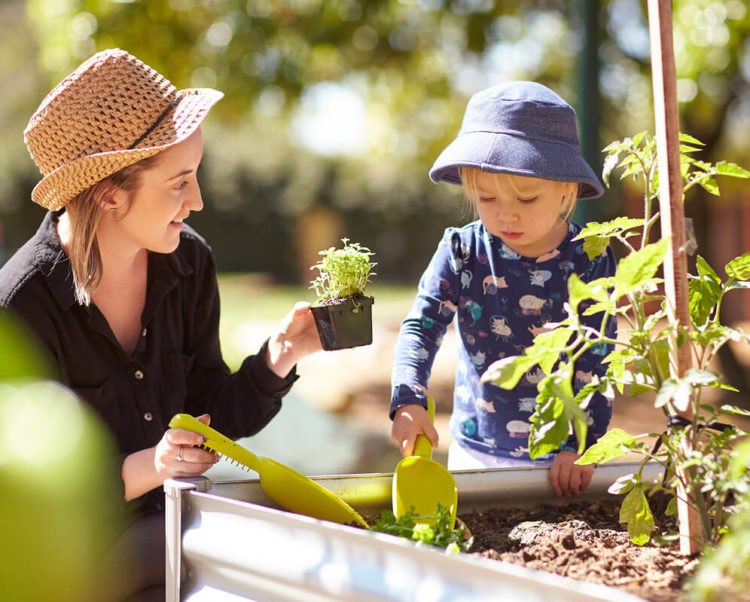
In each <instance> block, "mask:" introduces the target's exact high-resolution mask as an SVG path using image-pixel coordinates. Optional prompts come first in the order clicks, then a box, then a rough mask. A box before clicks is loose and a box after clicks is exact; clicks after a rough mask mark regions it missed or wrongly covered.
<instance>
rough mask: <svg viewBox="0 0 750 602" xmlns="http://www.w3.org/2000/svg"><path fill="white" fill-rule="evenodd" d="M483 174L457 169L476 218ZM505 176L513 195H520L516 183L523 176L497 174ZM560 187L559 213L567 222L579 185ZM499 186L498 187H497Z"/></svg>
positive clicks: (469, 169) (574, 204) (463, 168)
mask: <svg viewBox="0 0 750 602" xmlns="http://www.w3.org/2000/svg"><path fill="white" fill-rule="evenodd" d="M482 173H484V172H482V170H480V169H476V168H474V167H459V168H458V174H459V175H460V176H461V182H462V184H463V187H464V197H465V199H466V202H467V203H468V205H469V207H470V208H471V210H472V211H474V214H475V216H476V201H477V196H478V193H479V183H478V182H479V176H480V175H481V174H482ZM497 175H502V176H505V180H506V181H507V182H508V184H509V185H510V187H511V189H512V190H513V192H514V193H516V194H520V193H521V187H520V186H519V184H518V182H519V179H523V178H524V177H525V176H518V175H514V174H497ZM559 184H560V187H561V188H562V189H563V190H564V192H563V200H564V201H565V207H564V208H563V210H562V211H560V218H561V219H563V220H567V219H568V218H569V217H570V216H571V214H572V213H573V210H574V209H575V207H576V201H577V200H578V195H579V194H580V188H581V185H580V184H579V183H578V182H559ZM498 186H499V185H498Z"/></svg>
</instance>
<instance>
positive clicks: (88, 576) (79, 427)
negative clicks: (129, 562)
mask: <svg viewBox="0 0 750 602" xmlns="http://www.w3.org/2000/svg"><path fill="white" fill-rule="evenodd" d="M51 373H52V372H51V370H50V364H49V362H48V361H47V358H46V357H45V356H43V354H42V353H41V351H40V350H39V349H38V348H37V346H36V343H35V339H34V338H33V337H32V336H31V335H30V333H29V332H28V331H27V330H26V329H25V328H24V327H22V326H21V325H20V324H19V323H18V322H16V321H15V320H14V319H12V318H11V316H10V315H8V314H7V313H6V311H5V310H0V458H2V460H0V491H2V496H0V533H2V534H3V552H2V555H1V557H2V562H0V583H2V592H3V599H5V600H17V601H19V602H36V601H38V600H60V601H61V602H88V601H90V602H94V600H101V599H102V596H104V597H106V592H107V591H109V588H110V587H114V585H115V580H116V579H119V578H120V577H119V575H120V572H119V571H120V570H121V567H122V566H123V565H120V564H119V563H120V561H122V560H124V558H121V559H117V560H115V559H114V558H110V559H108V560H105V559H107V555H108V554H109V552H108V550H109V548H110V547H111V546H112V544H113V542H114V541H115V538H116V536H117V534H118V530H119V529H120V528H121V527H122V525H121V524H120V520H121V519H120V512H119V508H118V506H119V505H118V502H117V500H116V487H115V482H114V477H115V474H114V471H113V464H112V461H111V458H112V457H113V456H114V454H115V451H114V446H113V444H112V441H111V439H110V437H109V434H108V432H107V431H106V429H105V428H104V426H103V424H102V423H101V422H100V421H99V419H98V417H96V416H95V415H94V412H93V411H92V410H91V409H90V408H89V407H88V406H85V405H84V404H83V403H82V402H80V401H79V400H78V399H77V398H76V397H75V395H74V394H73V393H72V392H71V391H69V390H68V389H66V388H64V387H63V386H61V385H59V384H57V383H53V382H51V381H48V380H44V379H46V378H49V377H50V375H51ZM107 567H110V568H109V569H108V568H107ZM115 567H119V568H117V572H115V571H114V569H115Z"/></svg>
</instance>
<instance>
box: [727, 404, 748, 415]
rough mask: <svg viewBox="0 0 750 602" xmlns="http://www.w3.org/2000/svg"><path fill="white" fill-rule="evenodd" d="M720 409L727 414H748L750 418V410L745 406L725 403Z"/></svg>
mask: <svg viewBox="0 0 750 602" xmlns="http://www.w3.org/2000/svg"><path fill="white" fill-rule="evenodd" d="M719 409H720V410H721V411H722V412H724V413H725V414H735V415H737V416H747V417H748V418H750V410H746V409H745V408H740V407H738V406H733V405H729V404H724V405H722V406H721V407H720V408H719Z"/></svg>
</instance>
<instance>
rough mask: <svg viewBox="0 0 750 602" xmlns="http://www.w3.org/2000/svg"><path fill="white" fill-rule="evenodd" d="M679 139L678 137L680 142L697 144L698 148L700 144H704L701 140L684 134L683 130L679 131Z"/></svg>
mask: <svg viewBox="0 0 750 602" xmlns="http://www.w3.org/2000/svg"><path fill="white" fill-rule="evenodd" d="M679 139H680V142H685V143H687V144H692V145H694V146H697V147H699V148H700V147H702V146H705V144H704V143H703V142H701V141H700V140H698V139H697V138H694V137H693V136H691V135H690V134H686V133H685V132H680V134H679Z"/></svg>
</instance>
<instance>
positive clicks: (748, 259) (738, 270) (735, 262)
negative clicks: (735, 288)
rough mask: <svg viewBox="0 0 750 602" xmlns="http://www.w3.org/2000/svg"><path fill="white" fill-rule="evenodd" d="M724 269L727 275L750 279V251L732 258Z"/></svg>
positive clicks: (739, 278)
mask: <svg viewBox="0 0 750 602" xmlns="http://www.w3.org/2000/svg"><path fill="white" fill-rule="evenodd" d="M724 271H725V272H726V273H727V276H729V277H730V278H734V279H735V280H748V279H750V253H745V254H744V255H742V256H740V257H736V258H735V259H732V261H730V262H729V263H728V264H727V265H726V267H725V268H724Z"/></svg>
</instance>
